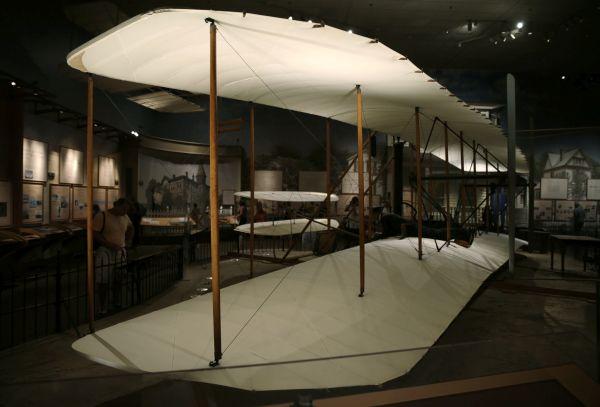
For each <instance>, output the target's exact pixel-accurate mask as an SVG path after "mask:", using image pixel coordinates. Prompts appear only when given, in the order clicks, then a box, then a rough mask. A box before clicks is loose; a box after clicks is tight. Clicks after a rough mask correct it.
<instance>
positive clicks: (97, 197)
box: [93, 188, 107, 211]
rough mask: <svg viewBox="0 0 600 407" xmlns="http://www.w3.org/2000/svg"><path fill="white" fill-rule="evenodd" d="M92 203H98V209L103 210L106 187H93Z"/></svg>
mask: <svg viewBox="0 0 600 407" xmlns="http://www.w3.org/2000/svg"><path fill="white" fill-rule="evenodd" d="M93 196H94V205H98V208H99V209H100V211H105V210H106V209H107V207H106V188H94V195H93Z"/></svg>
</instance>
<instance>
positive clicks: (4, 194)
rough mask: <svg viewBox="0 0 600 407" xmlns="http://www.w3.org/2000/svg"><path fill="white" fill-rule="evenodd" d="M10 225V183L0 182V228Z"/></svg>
mask: <svg viewBox="0 0 600 407" xmlns="http://www.w3.org/2000/svg"><path fill="white" fill-rule="evenodd" d="M11 224H12V188H11V185H10V182H8V181H0V226H10V225H11Z"/></svg>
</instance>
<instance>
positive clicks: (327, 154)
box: [325, 118, 331, 227]
mask: <svg viewBox="0 0 600 407" xmlns="http://www.w3.org/2000/svg"><path fill="white" fill-rule="evenodd" d="M325 177H326V180H325V190H326V191H327V198H326V200H327V202H326V204H325V210H326V212H325V213H326V215H327V227H329V226H331V120H330V119H329V118H328V119H327V120H326V121H325Z"/></svg>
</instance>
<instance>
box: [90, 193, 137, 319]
mask: <svg viewBox="0 0 600 407" xmlns="http://www.w3.org/2000/svg"><path fill="white" fill-rule="evenodd" d="M129 206H130V204H129V201H127V200H126V199H124V198H121V199H118V200H117V201H115V203H114V204H113V207H112V208H111V209H109V210H107V211H103V212H100V213H98V214H96V216H94V223H93V229H94V242H95V244H96V249H95V252H94V263H95V269H94V273H95V282H96V289H97V292H98V301H97V306H98V308H97V312H98V313H99V314H106V313H107V312H108V305H109V298H108V297H109V295H108V294H109V288H112V294H113V295H112V296H113V303H114V304H115V305H116V306H120V304H119V302H120V297H121V296H120V291H121V288H120V285H119V282H120V280H121V278H120V277H121V276H120V273H121V271H122V270H123V268H124V266H125V263H126V254H125V247H126V244H127V242H131V239H132V238H133V224H132V223H131V220H130V219H129V216H127V212H128V211H129Z"/></svg>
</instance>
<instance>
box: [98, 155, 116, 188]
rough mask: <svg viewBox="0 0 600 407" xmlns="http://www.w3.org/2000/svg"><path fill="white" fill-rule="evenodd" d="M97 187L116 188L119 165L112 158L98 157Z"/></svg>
mask: <svg viewBox="0 0 600 407" xmlns="http://www.w3.org/2000/svg"><path fill="white" fill-rule="evenodd" d="M96 166H97V176H98V178H97V185H98V186H99V187H115V186H116V185H117V183H118V171H117V163H116V161H115V159H114V158H112V157H105V156H102V155H100V156H98V158H97V160H96Z"/></svg>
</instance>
